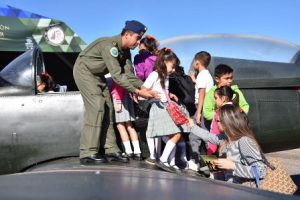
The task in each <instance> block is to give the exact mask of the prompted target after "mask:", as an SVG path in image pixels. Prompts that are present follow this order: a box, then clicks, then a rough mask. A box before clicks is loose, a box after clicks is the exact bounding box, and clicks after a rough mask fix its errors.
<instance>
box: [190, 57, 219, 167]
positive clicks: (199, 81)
mask: <svg viewBox="0 0 300 200" xmlns="http://www.w3.org/2000/svg"><path fill="white" fill-rule="evenodd" d="M210 60H211V56H210V54H209V53H208V52H206V51H200V52H198V53H197V54H196V55H195V57H194V61H193V66H194V69H195V71H196V72H197V73H198V75H197V78H196V84H195V105H196V107H197V111H196V114H195V120H196V123H197V124H198V125H201V116H202V108H203V103H204V98H205V94H206V93H207V92H208V91H209V90H210V89H211V88H212V87H213V86H214V81H213V78H212V76H211V75H210V73H209V71H208V70H207V67H208V65H209V63H210ZM189 138H190V144H191V148H192V155H191V159H190V161H189V168H190V169H192V170H195V171H198V168H199V165H198V155H199V146H200V144H201V141H199V138H196V137H193V134H190V135H189Z"/></svg>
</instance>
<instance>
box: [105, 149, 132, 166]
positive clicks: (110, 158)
mask: <svg viewBox="0 0 300 200" xmlns="http://www.w3.org/2000/svg"><path fill="white" fill-rule="evenodd" d="M106 157H107V159H108V161H109V162H114V161H115V162H123V163H128V162H129V158H128V157H126V156H123V155H122V154H121V152H116V153H110V154H107V155H106Z"/></svg>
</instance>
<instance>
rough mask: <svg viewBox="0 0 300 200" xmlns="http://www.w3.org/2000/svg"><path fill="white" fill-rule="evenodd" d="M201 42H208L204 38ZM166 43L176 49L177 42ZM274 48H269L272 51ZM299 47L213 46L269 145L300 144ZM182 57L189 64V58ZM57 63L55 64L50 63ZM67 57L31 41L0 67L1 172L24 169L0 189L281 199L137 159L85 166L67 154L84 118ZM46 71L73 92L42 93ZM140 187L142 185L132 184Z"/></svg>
mask: <svg viewBox="0 0 300 200" xmlns="http://www.w3.org/2000/svg"><path fill="white" fill-rule="evenodd" d="M221 38H222V37H221ZM225 39H226V38H225ZM238 39H239V40H241V41H243V40H242V39H241V38H238ZM244 39H245V38H244ZM185 42H186V45H184V44H185ZM189 42H192V44H195V45H196V43H195V41H183V42H182V43H181V45H179V46H178V47H181V48H183V50H182V51H183V52H186V53H188V52H189V51H187V49H191V46H192V45H191V44H189ZM203 42H206V43H209V41H206V40H205V39H204V40H203ZM233 44H234V43H233ZM163 45H164V46H168V47H171V48H172V49H174V51H175V52H177V50H176V45H175V46H172V45H174V44H172V43H162V46H163ZM217 47H218V46H216V48H217ZM203 48H204V47H203ZM203 48H202V46H201V45H198V46H195V47H194V50H195V51H196V52H197V51H200V50H207V51H209V49H203ZM219 48H222V46H220V47H219ZM272 49H273V48H271V47H270V51H271V50H272ZM278 49H280V48H278ZM299 49H300V48H298V49H297V50H295V52H294V55H293V60H292V61H290V62H277V61H270V60H268V61H265V60H263V61H261V60H255V59H245V58H233V57H222V56H220V55H218V54H216V56H215V55H214V54H213V53H212V55H213V57H214V63H215V64H216V63H225V64H229V65H230V66H232V67H233V68H234V70H235V72H234V79H235V80H236V82H237V83H238V85H239V86H240V88H241V90H242V91H243V93H244V95H245V97H246V99H247V101H248V102H249V104H250V113H249V116H250V121H251V123H252V125H253V128H254V130H255V133H256V134H257V138H258V140H259V142H260V143H261V144H262V147H263V149H264V151H274V150H285V149H291V148H298V147H300V123H299V122H300V117H299V113H300V95H299V94H300V93H299V86H300V61H299V53H298V51H299ZM185 50H186V51H185ZM254 50H257V49H254ZM196 52H195V53H196ZM178 55H179V57H180V58H181V54H180V52H179V51H178ZM183 55H184V54H183ZM193 55H194V53H193V52H191V54H190V55H189V56H190V57H189V58H190V61H189V64H190V62H191V60H192V57H193ZM181 59H182V60H183V63H184V58H181ZM52 62H55V64H56V65H55V66H53V65H52V66H49V65H48V64H49V63H52ZM45 63H46V64H45ZM47 63H48V64H47ZM65 64H66V60H62V61H59V60H51V59H50V61H49V60H44V57H43V53H42V52H41V50H40V49H39V48H33V49H30V50H28V51H26V52H25V53H24V54H22V55H21V56H19V57H18V58H17V59H15V60H14V61H12V62H11V63H10V64H9V65H7V66H6V67H5V68H4V69H3V70H2V71H1V72H0V86H1V87H0V110H1V112H0V121H1V129H0V130H1V131H0V158H1V162H0V173H1V174H8V173H15V172H24V171H26V173H21V174H15V175H4V176H1V177H0V185H1V187H0V188H1V190H2V191H1V192H0V194H1V195H0V196H2V195H3V196H2V197H12V196H11V195H12V192H13V191H16V190H17V191H18V192H16V193H15V194H16V195H17V196H18V195H20V196H21V195H22V196H24V194H26V191H33V192H36V193H34V194H36V196H38V195H40V197H41V198H43V199H47V198H48V199H53V197H55V196H53V195H55V194H53V193H51V191H54V190H56V191H58V193H57V195H61V196H60V197H62V199H82V198H81V197H83V196H82V195H91V196H88V197H91V198H103V199H115V198H121V197H128V199H129V198H138V197H141V196H142V197H145V198H146V199H147V198H150V197H153V195H154V196H155V197H157V199H171V198H174V199H182V198H183V196H184V195H185V196H187V195H189V196H190V197H191V198H190V199H195V198H201V199H208V198H209V199H211V198H212V196H211V194H212V193H213V194H214V195H216V197H213V198H214V199H221V198H222V199H241V198H243V199H250V198H251V199H253V197H254V196H257V199H271V198H272V199H276V198H278V199H282V198H283V197H282V196H281V195H277V194H272V193H268V192H263V191H258V190H254V189H248V188H244V187H241V186H237V185H232V184H228V183H221V182H218V181H212V180H206V179H205V178H202V177H197V176H195V175H193V176H191V175H186V176H183V175H182V174H179V175H178V174H167V173H165V172H162V171H157V170H156V169H149V167H147V166H144V165H143V164H136V163H134V162H132V163H131V164H130V165H113V164H109V165H103V166H100V167H83V166H80V165H79V161H78V157H76V158H73V159H70V160H68V159H65V158H66V157H72V156H78V153H79V150H78V149H79V136H80V130H81V127H82V122H83V102H82V100H81V96H80V93H79V92H78V91H77V88H76V85H75V84H74V80H73V79H72V69H71V68H70V67H65V68H64V67H63V65H65ZM189 64H188V65H189ZM69 66H70V65H69ZM45 70H46V71H48V72H50V74H51V75H52V76H53V78H54V80H55V82H56V83H58V84H61V85H66V86H67V88H68V91H67V92H46V93H39V92H38V91H37V89H36V86H37V85H36V79H37V76H38V75H39V74H41V73H42V72H44V71H45ZM210 70H212V68H210ZM63 158H64V159H63ZM59 159H60V160H59ZM62 162H63V163H65V164H61V163H62ZM41 163H42V164H41ZM57 163H58V164H57ZM35 166H37V168H34V169H35V170H34V169H33V167H35ZM44 166H45V167H46V168H44ZM39 167H41V168H39ZM29 171H32V172H30V173H29ZM99 177H101V179H100V178H99ZM28 183H30V184H29V185H28ZM210 183H214V184H210ZM215 184H216V185H217V186H216V187H218V189H216V188H215ZM24 185H27V186H26V187H24ZM112 185H113V186H114V187H113V186H112ZM135 187H140V188H139V190H135V189H133V188H135ZM71 191H72V193H70V192H71ZM116 191H118V192H116ZM152 191H157V193H152ZM172 191H176V192H175V193H174V194H173V193H172ZM219 191H222V192H220V193H219ZM126 192H127V193H126ZM31 194H32V193H31V192H30V193H27V194H26V195H27V196H26V195H25V196H24V198H22V199H26V198H27V199H34V198H33V197H34V196H30V195H31ZM126 194H127V195H128V196H126ZM150 194H151V196H150ZM221 194H222V195H221ZM5 195H8V196H5ZM47 195H49V196H47ZM64 195H65V196H64ZM148 195H149V196H148ZM166 195H170V196H166ZM172 195H173V196H172ZM17 196H16V197H17ZM36 196H35V197H36ZM50 197H51V198H50ZM85 197H86V196H85ZM181 197H182V198H181ZM284 198H286V197H285V196H284ZM4 199H5V198H4ZM7 199H8V198H7ZM126 199H127V198H126ZM151 199H152V198H151Z"/></svg>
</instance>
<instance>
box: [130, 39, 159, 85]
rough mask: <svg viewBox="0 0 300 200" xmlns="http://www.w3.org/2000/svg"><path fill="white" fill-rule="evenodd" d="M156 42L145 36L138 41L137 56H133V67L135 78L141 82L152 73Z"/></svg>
mask: <svg viewBox="0 0 300 200" xmlns="http://www.w3.org/2000/svg"><path fill="white" fill-rule="evenodd" d="M156 51H157V40H156V39H155V38H154V37H152V36H150V35H146V36H145V37H144V38H143V39H141V41H140V45H139V54H137V55H136V56H134V62H133V63H134V66H135V73H136V76H137V77H139V78H140V79H141V80H142V81H145V80H146V78H147V77H148V76H149V74H150V73H151V72H152V71H153V66H154V63H155V60H156V55H155V53H156Z"/></svg>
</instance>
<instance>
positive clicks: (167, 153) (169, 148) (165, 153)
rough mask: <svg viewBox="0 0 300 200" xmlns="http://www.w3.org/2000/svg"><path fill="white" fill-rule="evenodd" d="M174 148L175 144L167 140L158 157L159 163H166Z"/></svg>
mask: <svg viewBox="0 0 300 200" xmlns="http://www.w3.org/2000/svg"><path fill="white" fill-rule="evenodd" d="M174 147H175V143H174V142H172V140H169V141H168V142H167V144H166V146H165V149H164V151H163V154H162V155H161V157H160V161H161V162H167V161H168V158H169V156H170V154H171V152H172V150H173V149H174Z"/></svg>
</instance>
